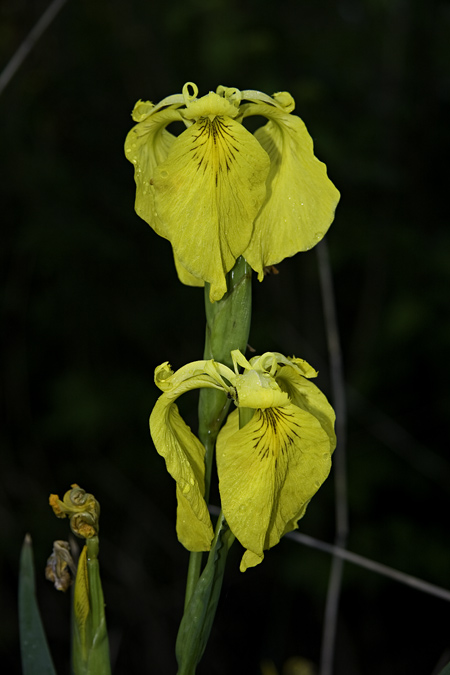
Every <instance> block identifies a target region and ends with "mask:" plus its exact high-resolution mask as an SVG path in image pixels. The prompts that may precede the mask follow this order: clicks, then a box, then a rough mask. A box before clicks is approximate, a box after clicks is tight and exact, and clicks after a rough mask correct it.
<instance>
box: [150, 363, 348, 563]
mask: <svg viewBox="0 0 450 675" xmlns="http://www.w3.org/2000/svg"><path fill="white" fill-rule="evenodd" d="M231 354H232V358H233V363H234V370H231V369H230V368H228V367H227V366H224V365H222V364H220V363H217V362H216V361H213V360H211V361H196V362H194V363H190V364H188V365H186V366H183V367H182V368H180V369H179V370H177V371H176V372H175V373H174V372H172V370H171V369H170V366H169V365H168V364H167V363H164V364H162V365H161V366H159V367H158V368H156V371H155V382H156V384H157V385H158V386H159V388H160V389H161V390H162V391H163V394H162V395H161V396H160V397H159V399H158V401H157V402H156V404H155V407H154V409H153V412H152V414H151V416H150V432H151V435H152V438H153V441H154V444H155V447H156V449H157V451H158V452H159V454H160V455H162V456H163V457H164V458H165V460H166V465H167V469H168V471H169V473H170V474H171V475H172V477H173V478H174V479H175V481H176V483H177V500H178V512H177V533H178V538H179V539H180V541H181V542H182V544H184V545H185V546H186V548H188V549H189V550H191V551H205V550H209V548H210V546H211V541H212V538H213V530H212V525H211V520H210V516H209V512H208V508H207V505H206V503H205V500H204V472H205V468H204V453H205V450H204V447H203V445H202V444H201V443H200V441H199V440H198V439H197V438H196V436H194V434H193V433H192V432H191V430H190V429H189V427H188V426H187V425H186V423H185V422H184V421H183V419H182V418H181V416H180V413H179V412H178V408H177V406H176V404H175V401H176V399H177V398H178V397H179V396H180V395H181V394H183V393H185V392H186V391H189V390H191V389H197V388H201V387H207V388H212V389H219V390H222V391H224V392H225V393H226V394H227V395H228V396H229V397H230V398H232V399H233V400H234V402H235V404H236V406H237V407H238V408H246V409H251V410H253V414H252V416H251V418H250V421H249V422H248V423H247V424H246V425H245V426H243V427H242V428H239V411H238V410H235V411H234V412H232V413H231V415H230V416H229V417H228V420H227V422H226V424H225V426H224V427H223V429H222V430H221V431H220V433H219V436H218V439H217V453H216V460H217V470H218V474H219V490H220V496H221V501H222V509H223V513H224V516H225V518H226V521H227V523H228V525H229V527H230V529H231V531H232V532H233V534H234V535H235V536H236V538H237V539H238V540H239V541H240V542H241V544H242V545H243V546H244V547H245V548H246V552H245V554H244V556H243V558H242V562H241V570H242V571H245V570H246V569H247V568H248V567H252V566H254V565H257V564H258V563H260V562H261V561H262V560H263V558H264V553H263V551H264V550H265V549H269V548H271V547H272V546H274V545H275V544H277V543H278V541H279V540H280V538H281V537H282V536H283V535H284V534H286V533H287V532H290V531H291V530H293V529H295V528H296V527H297V522H298V520H299V519H300V518H301V517H302V516H303V515H304V513H305V510H306V507H307V505H308V503H309V501H310V499H311V498H312V497H313V495H314V494H315V493H316V492H317V490H318V489H319V487H320V486H321V485H322V483H323V481H324V480H325V479H326V477H327V476H328V473H329V471H330V466H331V454H332V452H333V450H334V448H335V445H336V437H335V434H334V411H333V409H332V407H331V406H330V404H329V403H328V401H327V399H326V398H325V396H324V395H323V394H322V392H321V391H320V390H319V389H318V388H317V387H316V386H315V385H314V384H313V383H312V382H310V381H309V379H308V378H311V377H315V375H316V374H317V373H316V371H315V370H314V369H313V368H311V366H309V365H308V364H307V363H306V362H305V361H303V360H302V359H296V358H286V357H285V356H283V355H282V354H278V353H271V352H267V353H266V354H263V355H262V356H259V357H254V358H252V359H251V360H250V361H247V359H246V358H245V357H244V356H243V355H242V354H241V352H240V351H238V350H235V351H233V352H232V353H231ZM238 366H241V367H243V369H244V371H243V373H241V374H240V373H239V372H238Z"/></svg>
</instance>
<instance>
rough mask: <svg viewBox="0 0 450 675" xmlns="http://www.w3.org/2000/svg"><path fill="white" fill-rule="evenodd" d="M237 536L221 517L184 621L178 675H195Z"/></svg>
mask: <svg viewBox="0 0 450 675" xmlns="http://www.w3.org/2000/svg"><path fill="white" fill-rule="evenodd" d="M233 541H234V535H233V534H232V532H231V531H230V529H229V527H228V525H227V524H226V522H225V519H224V517H223V515H222V514H221V515H220V516H219V521H218V525H217V528H216V536H215V538H214V542H213V545H212V548H211V551H210V553H209V556H208V562H207V563H206V566H205V569H204V570H203V573H202V575H201V576H200V579H199V580H198V582H197V585H196V587H195V591H194V593H193V595H192V597H191V600H190V602H189V604H188V606H187V607H186V610H185V612H184V615H183V618H182V620H181V624H180V628H179V631H178V637H177V643H176V656H177V662H178V675H194V674H195V669H196V667H197V664H198V662H199V661H200V659H201V658H202V655H203V652H204V651H205V647H206V644H207V642H208V638H209V634H210V632H211V628H212V624H213V621H214V616H215V614H216V609H217V603H218V602H219V597H220V591H221V588H222V581H223V575H224V572H225V564H226V560H227V554H228V551H229V549H230V546H231V544H232V543H233Z"/></svg>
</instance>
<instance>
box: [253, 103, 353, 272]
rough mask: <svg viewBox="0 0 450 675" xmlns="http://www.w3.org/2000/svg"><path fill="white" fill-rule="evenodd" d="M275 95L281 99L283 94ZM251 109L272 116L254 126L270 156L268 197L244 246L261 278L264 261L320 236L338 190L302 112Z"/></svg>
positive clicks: (304, 247) (305, 245)
mask: <svg viewBox="0 0 450 675" xmlns="http://www.w3.org/2000/svg"><path fill="white" fill-rule="evenodd" d="M277 96H278V97H280V100H281V97H282V96H283V94H279V95H275V99H276V98H277ZM287 109H289V108H287ZM250 114H258V115H264V116H265V117H267V118H269V120H270V121H269V122H268V123H267V124H266V125H265V126H263V127H262V128H260V129H258V130H257V131H256V132H255V137H256V138H257V139H258V141H259V142H260V143H261V145H262V147H263V148H264V150H265V151H266V152H267V153H268V155H269V157H270V173H269V176H268V179H267V199H266V202H265V204H264V206H263V208H262V210H261V212H260V213H259V215H258V217H257V219H256V221H255V231H254V236H253V237H252V239H251V241H250V244H249V247H248V249H247V250H246V251H245V252H244V257H245V259H246V260H247V261H248V263H249V264H250V265H251V266H252V267H253V269H254V270H255V271H257V272H258V278H259V280H260V281H261V280H262V278H263V276H264V273H263V269H264V267H267V266H270V265H276V264H277V263H279V262H281V261H282V260H283V259H284V258H287V257H289V256H293V255H294V254H296V253H298V252H299V251H307V250H308V249H310V248H312V247H313V246H315V245H316V244H317V243H318V242H319V241H320V240H321V239H322V237H323V236H324V235H325V233H326V232H327V230H328V228H329V226H330V225H331V223H332V221H333V219H334V211H335V208H336V205H337V203H338V201H339V196H340V195H339V192H338V190H337V189H336V188H335V186H334V185H333V183H332V182H331V181H330V179H329V178H328V176H327V171H326V167H325V164H323V163H322V162H320V161H319V160H318V159H317V158H316V157H315V156H314V151H313V142H312V139H311V137H310V135H309V133H308V131H307V129H306V127H305V125H304V123H303V122H302V120H301V119H300V118H299V117H297V116H296V115H291V114H287V113H286V112H284V111H282V110H280V109H279V108H277V107H275V106H271V105H268V104H266V103H263V102H258V103H257V104H248V108H247V112H246V115H250Z"/></svg>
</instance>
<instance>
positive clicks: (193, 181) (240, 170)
mask: <svg viewBox="0 0 450 675" xmlns="http://www.w3.org/2000/svg"><path fill="white" fill-rule="evenodd" d="M214 96H216V95H214ZM217 98H218V97H217ZM222 102H224V100H223V99H222ZM197 103H199V101H198V102H196V104H197ZM193 105H194V104H192V106H191V107H193ZM268 171H269V158H268V156H267V153H266V152H265V150H263V149H262V147H261V145H260V144H259V143H258V142H257V141H256V140H255V138H254V137H253V136H252V134H250V133H249V132H248V131H247V130H246V129H245V128H244V127H243V126H242V125H241V124H239V123H238V122H236V121H235V120H233V119H232V118H231V117H227V116H216V117H214V116H213V115H207V116H205V117H200V119H199V120H197V121H196V122H194V124H192V125H191V126H190V127H189V128H188V129H186V130H185V131H184V132H183V133H182V134H180V136H179V137H178V138H177V139H176V141H175V142H173V144H172V145H171V148H170V151H169V154H168V156H167V159H166V160H165V161H164V162H162V163H161V164H159V165H158V167H156V169H155V171H154V178H153V188H152V189H153V190H154V193H155V206H156V211H157V214H158V217H159V218H160V220H161V221H162V223H164V236H166V237H167V238H168V239H170V241H171V243H172V246H173V249H174V252H175V256H176V258H177V260H178V261H179V263H180V264H181V265H182V266H183V268H184V269H185V270H187V272H189V274H190V275H192V276H193V277H194V278H197V279H202V280H204V281H208V282H209V283H210V284H211V291H210V297H211V300H213V301H214V300H219V299H220V298H221V297H222V296H223V295H224V293H225V292H226V280H225V275H226V273H227V272H228V271H229V270H230V269H231V268H232V267H233V265H234V263H235V261H236V259H237V258H238V257H239V256H240V255H241V254H242V252H243V251H244V250H245V249H246V248H247V246H248V243H249V241H250V237H251V236H252V232H253V223H254V220H255V217H256V214H257V213H258V211H259V209H260V207H261V204H262V202H263V200H264V197H265V193H266V187H265V182H266V177H267V174H268Z"/></svg>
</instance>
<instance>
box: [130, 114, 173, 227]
mask: <svg viewBox="0 0 450 675" xmlns="http://www.w3.org/2000/svg"><path fill="white" fill-rule="evenodd" d="M133 118H134V119H135V120H139V124H136V126H135V127H133V128H132V129H131V131H130V132H129V133H128V135H127V137H126V140H125V156H126V157H127V159H128V160H129V161H130V162H131V163H132V164H134V180H135V182H136V201H135V210H136V213H137V214H138V216H140V217H141V218H142V219H143V220H145V222H146V223H148V224H149V225H150V227H152V228H153V229H154V230H155V232H156V233H157V234H159V235H160V236H161V237H165V238H166V239H167V234H166V228H165V225H164V223H163V222H162V221H161V220H160V219H159V218H158V215H157V214H156V211H155V204H154V191H153V190H152V189H151V182H150V181H151V180H152V179H153V173H154V170H155V167H156V166H157V165H158V164H159V163H161V162H163V161H164V160H165V159H166V157H167V155H168V153H169V149H170V147H171V145H172V143H173V142H174V141H175V136H173V135H172V134H171V133H169V132H168V131H167V130H166V128H165V127H166V126H167V125H168V124H170V123H171V122H176V121H179V120H181V115H180V113H179V112H178V110H177V109H176V107H173V106H172V107H169V108H164V109H163V110H159V111H157V112H154V106H152V104H151V103H149V102H148V101H147V102H143V101H138V103H137V104H136V106H135V109H134V111H133Z"/></svg>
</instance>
